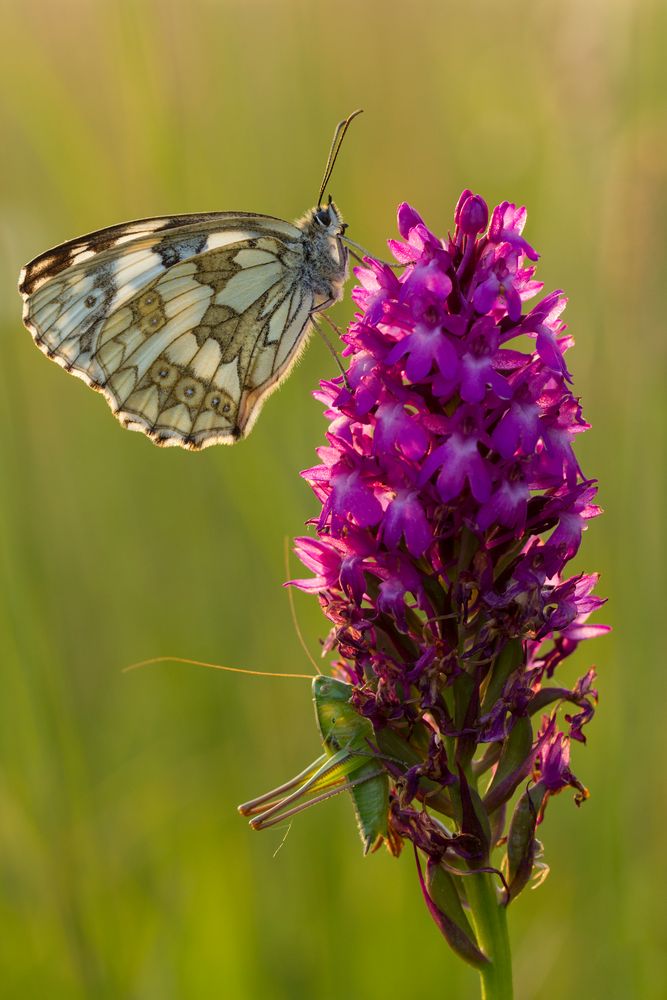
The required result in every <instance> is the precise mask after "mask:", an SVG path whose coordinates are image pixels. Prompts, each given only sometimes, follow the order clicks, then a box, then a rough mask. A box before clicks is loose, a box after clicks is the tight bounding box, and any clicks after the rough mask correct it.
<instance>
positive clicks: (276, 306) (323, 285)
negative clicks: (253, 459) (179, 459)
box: [19, 111, 359, 449]
mask: <svg viewBox="0 0 667 1000" xmlns="http://www.w3.org/2000/svg"><path fill="white" fill-rule="evenodd" d="M357 114H359V112H358V111H355V112H354V113H353V114H352V115H350V116H349V117H348V118H346V119H345V120H344V121H342V122H340V124H339V125H338V126H337V128H336V131H335V133H334V138H333V142H332V145H331V149H330V152H329V157H328V159H327V164H326V168H325V171H324V178H323V180H322V186H321V188H320V193H319V196H318V200H317V205H316V207H315V208H312V209H311V210H310V211H309V212H307V213H306V214H305V215H304V216H303V218H302V219H299V220H298V221H297V222H295V223H294V224H292V223H289V222H284V221H283V220H282V219H275V218H272V217H271V216H268V215H256V214H253V213H250V212H212V213H207V214H202V215H179V216H166V217H164V218H156V219H143V220H140V221H137V222H128V223H125V224H123V225H119V226H111V227H110V228H108V229H102V230H100V231H99V232H96V233H91V234H90V235H88V236H83V237H81V238H80V239H75V240H71V241H70V242H69V243H64V244H63V245H62V246H59V247H56V248H55V249H53V250H48V251H47V252H46V253H43V254H41V255H40V256H39V257H36V258H35V259H34V260H33V261H31V262H30V263H29V264H27V265H26V267H25V268H23V271H22V272H21V277H20V280H19V290H20V292H21V294H22V295H23V298H24V308H23V320H24V323H25V325H26V326H27V328H28V329H29V330H30V333H31V334H32V336H33V338H34V340H35V343H36V344H37V345H38V347H39V348H40V349H41V350H42V351H43V352H44V353H45V354H46V355H47V356H48V357H49V358H52V359H53V360H54V361H56V362H57V363H58V364H59V365H61V366H62V367H63V368H65V369H66V370H67V371H69V372H71V373H72V375H76V376H77V377H78V378H81V379H83V381H84V382H86V383H87V385H89V386H91V387H92V388H93V389H96V390H97V391H99V392H101V393H102V395H103V396H104V397H105V399H106V401H107V402H108V404H109V406H110V407H111V409H112V410H113V412H114V414H115V415H116V417H118V419H119V420H120V422H121V423H122V424H123V425H124V426H125V427H128V428H130V429H131V430H136V431H143V433H144V434H146V435H148V437H149V438H151V440H152V441H154V442H155V443H156V444H159V445H179V446H180V447H182V448H190V449H200V448H206V447H208V446H209V445H212V444H232V443H233V442H234V441H237V440H238V439H239V438H241V437H244V436H245V435H247V434H248V432H249V431H250V429H251V427H252V426H253V424H254V422H255V420H256V419H257V416H258V414H259V411H260V409H261V406H262V404H263V402H264V400H265V399H266V397H267V396H268V395H269V393H270V392H272V391H273V389H275V388H277V386H278V385H280V383H281V382H282V381H283V379H284V378H286V377H287V375H288V373H289V371H290V369H291V368H292V367H293V365H294V363H295V361H296V360H297V358H298V356H299V354H300V353H301V351H302V350H303V348H304V346H305V344H306V342H307V339H308V334H309V332H310V329H311V327H312V325H313V316H314V314H316V313H318V312H320V311H322V310H324V309H327V308H328V307H329V306H330V305H332V304H333V303H334V302H336V301H337V300H338V299H340V298H341V297H342V294H343V285H344V284H345V281H346V279H347V271H348V251H347V248H346V247H345V246H344V244H343V239H344V238H345V237H344V232H345V228H346V227H345V224H344V223H343V221H342V218H341V215H340V212H339V211H338V209H337V208H336V206H335V204H334V203H333V201H332V200H331V198H329V201H328V204H326V205H324V206H323V205H322V199H323V196H324V191H325V188H326V185H327V183H328V181H329V178H330V176H331V171H332V169H333V166H334V163H335V160H336V156H337V155H338V151H339V149H340V146H341V143H342V141H343V137H344V136H345V132H346V131H347V128H348V126H349V124H350V122H351V121H352V119H353V118H354V117H356V115H357Z"/></svg>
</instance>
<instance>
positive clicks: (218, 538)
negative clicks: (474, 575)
mask: <svg viewBox="0 0 667 1000" xmlns="http://www.w3.org/2000/svg"><path fill="white" fill-rule="evenodd" d="M666 10H667V8H666V7H665V4H664V3H662V2H659V0H580V2H576V0H560V2H557V3H556V2H546V0H545V2H542V3H537V4H533V5H532V6H529V5H527V4H525V3H523V2H520V0H505V3H503V4H497V3H492V2H490V0H488V2H487V0H468V2H467V3H465V4H458V3H448V2H444V0H423V2H422V0H415V2H413V3H409V4H408V3H403V4H401V3H398V2H392V0H365V2H363V0H361V2H360V0H357V2H354V3H353V2H351V0H338V2H337V3H319V2H314V0H309V2H308V0H301V2H298V0H293V2H292V0H282V2H279V0H276V2H273V3H271V2H268V0H267V2H259V0H236V2H233V0H217V2H215V0H189V2H188V3H178V2H176V0H160V2H157V0H155V2H153V0H146V2H141V0H114V2H112V0H97V2H93V0H87V2H84V0H61V2H59V3H52V2H50V0H41V2H39V0H23V2H21V3H18V2H16V0H14V2H12V0H6V2H4V3H2V5H1V6H0V11H1V15H0V17H1V22H0V39H1V49H0V55H1V58H0V91H1V93H0V128H1V135H0V148H1V149H2V153H1V155H0V173H1V177H2V180H1V184H0V252H1V255H2V257H1V268H0V282H1V287H0V310H1V312H0V323H1V328H2V329H1V335H2V363H1V364H0V378H1V379H2V389H1V392H0V409H1V413H2V428H3V429H2V433H1V435H0V448H1V449H2V457H1V470H2V473H1V475H2V480H1V485H0V505H1V507H0V517H1V524H2V565H3V572H4V595H3V600H2V602H1V606H0V636H1V643H2V660H1V671H2V673H1V682H0V683H1V686H2V698H1V703H0V704H1V707H0V759H1V764H0V880H1V883H0V884H1V887H2V891H1V894H0V996H1V997H2V998H3V1000H5V998H7V1000H9V998H15V997H16V998H19V997H20V998H22V1000H23V998H26V997H49V998H74V1000H78V998H84V997H85V998H95V1000H105V998H114V1000H115V998H136V1000H172V998H174V1000H180V998H188V1000H190V998H192V1000H200V998H201V1000H206V998H209V997H210V998H214V997H220V996H225V997H230V998H232V1000H237V998H238V1000H258V998H261V1000H301V998H307V1000H311V998H312V1000H338V998H339V997H341V996H349V997H351V998H353V1000H356V998H368V1000H374V998H379V997H383V996H408V995H415V996H417V995H419V996H427V995H429V996H430V995H434V996H439V997H443V998H445V997H447V998H464V1000H465V998H468V997H471V998H472V997H475V996H476V995H477V982H476V976H475V974H474V973H472V972H471V971H470V970H468V969H467V968H466V967H465V966H463V965H462V964H461V963H459V962H458V960H456V959H454V958H453V957H452V956H451V955H450V954H449V952H448V950H447V948H446V947H445V945H444V943H443V942H442V941H441V939H440V938H439V936H438V933H437V930H436V928H435V926H434V925H433V923H432V922H431V920H430V918H429V916H428V914H427V912H426V909H425V907H424V905H423V902H422V899H421V895H420V892H419V888H418V885H417V881H416V877H415V871H414V862H413V860H412V858H411V856H410V853H409V852H407V851H406V852H405V855H404V856H403V857H402V858H401V859H400V860H398V861H396V860H393V859H391V858H390V857H389V856H388V855H385V854H378V855H374V856H372V857H370V858H366V859H364V858H362V856H361V849H360V843H359V840H358V837H357V834H356V831H355V829H354V823H353V818H352V811H351V808H350V804H349V802H347V801H343V800H334V801H332V802H329V803H328V804H327V805H326V806H323V807H321V808H320V809H319V810H313V811H312V812H309V813H306V814H305V815H303V816H302V817H300V818H298V819H297V821H296V822H294V824H293V826H292V829H291V832H290V833H289V836H288V837H287V838H286V840H285V843H284V844H283V845H282V848H281V849H280V850H279V851H278V853H276V851H277V849H278V848H279V847H280V844H281V841H282V839H283V836H284V831H283V830H275V831H274V830H272V831H267V832H266V833H263V834H261V835H260V834H254V833H251V832H250V831H249V830H248V828H247V826H246V823H245V821H243V820H242V819H241V818H240V817H238V816H237V814H236V810H235V807H236V804H237V803H238V802H240V801H242V800H244V799H246V798H248V797H251V796H252V795H255V794H257V793H259V792H260V791H263V790H265V789H266V788H269V787H272V785H273V784H276V783H278V782H279V781H281V780H283V779H285V778H286V777H288V776H289V775H291V774H292V773H294V772H295V771H296V770H297V769H299V768H300V767H301V766H303V765H304V764H305V763H306V762H307V761H308V760H310V759H312V758H313V757H314V756H315V755H316V754H317V753H318V752H319V749H318V740H317V736H316V730H315V726H314V720H313V718H312V711H311V706H310V691H309V685H308V684H307V683H306V682H305V681H302V682H300V681H296V680H292V681H288V680H261V679H258V678H243V677H236V676H233V675H225V674H221V673H217V672H214V671H207V670H203V669H200V668H195V667H186V666H179V665H168V666H158V667H152V668H148V669H146V670H144V671H138V672H136V673H133V674H123V673H121V668H122V667H123V666H125V665H127V664H129V663H132V662H134V661H136V660H139V659H141V658H143V657H149V656H153V655H156V654H161V653H173V654H177V655H184V656H191V657H198V658H202V659H205V660H214V661H217V662H222V663H228V664H233V665H237V666H239V665H245V666H248V667H254V668H259V669H266V670H275V671H276V672H279V671H281V670H282V671H284V670H291V671H294V670H297V671H305V672H308V671H309V669H310V667H309V664H308V661H307V660H306V657H305V655H304V653H303V652H302V650H301V648H300V646H299V643H298V641H297V637H296V635H295V629H294V627H293V624H292V622H291V620H290V615H289V608H288V602H287V596H286V592H285V591H284V590H283V589H282V588H281V583H282V581H283V580H284V579H285V578H286V569H285V565H284V554H283V549H284V539H285V538H286V537H288V536H293V535H295V534H298V533H300V532H301V531H302V525H303V522H304V521H305V520H306V518H307V517H308V516H310V515H311V514H312V513H313V512H314V510H315V502H314V499H313V498H312V496H311V494H310V492H309V490H308V489H307V487H306V486H305V484H304V483H303V482H302V481H301V480H300V478H299V476H298V471H299V470H300V469H302V468H304V467H307V466H308V465H309V464H312V463H313V459H314V448H315V447H316V445H317V444H318V443H319V442H320V441H321V440H322V437H323V429H324V422H323V419H322V416H321V408H320V406H319V405H318V404H317V403H316V402H314V401H313V400H312V399H311V397H310V391H311V390H312V389H313V388H314V387H315V386H316V384H317V380H318V379H319V378H320V377H322V376H326V375H330V374H332V371H333V368H332V362H331V359H330V357H329V355H328V353H327V351H326V348H325V346H324V345H323V344H322V343H321V342H320V341H318V340H317V338H315V340H314V341H313V343H312V345H311V347H310V348H309V350H308V352H307V354H306V357H305V359H304V361H303V363H302V364H301V365H300V366H299V368H298V369H297V370H296V372H295V373H294V374H293V375H292V377H291V378H290V380H289V381H288V383H287V384H286V385H285V387H284V388H283V389H282V390H281V392H280V393H279V394H277V395H276V396H274V397H273V398H272V399H271V400H270V401H269V403H268V404H267V406H266V408H265V411H264V413H263V415H262V418H261V419H260V421H259V423H258V425H257V428H256V429H255V430H254V431H253V433H252V435H251V437H250V439H249V440H248V441H247V442H244V443H242V444H240V445H238V446H237V447H235V448H233V449H223V448H214V449H211V450H209V451H207V452H205V453H203V454H200V455H192V454H187V453H176V452H175V451H160V450H158V449H157V448H155V447H153V446H152V445H151V444H150V443H149V442H148V441H147V440H146V439H144V438H143V437H142V436H140V435H138V434H130V433H127V432H125V431H123V430H122V429H121V428H120V426H119V425H118V424H117V423H116V422H115V421H114V420H113V419H112V417H111V415H110V413H109V411H108V409H107V407H106V405H105V404H104V402H103V400H102V399H101V398H99V397H98V396H96V395H95V394H94V393H92V392H90V391H89V390H88V389H87V388H85V387H84V385H83V384H82V383H80V382H78V381H76V380H74V379H72V378H68V377H66V375H65V374H64V373H63V372H62V371H61V370H60V369H59V368H57V367H56V366H55V365H52V364H49V363H47V361H46V359H45V358H44V357H42V356H41V355H40V354H39V353H38V352H37V350H36V349H35V347H34V346H33V344H32V343H31V340H30V337H29V335H28V333H27V332H26V331H25V330H24V329H23V328H22V326H21V319H20V304H19V300H18V296H17V294H16V290H15V283H16V278H17V275H18V271H19V267H20V266H21V265H22V264H23V263H24V262H25V261H26V260H28V259H30V258H31V257H33V256H34V255H36V254H37V253H38V252H40V251H42V250H44V249H46V248H47V247H49V246H52V245H54V244H57V243H60V242H63V241H64V240H66V239H69V238H71V237H73V236H75V235H78V234H80V233H83V232H86V231H89V230H93V229H97V228H100V227H102V226H106V225H110V224H112V223H115V222H119V221H123V220H125V219H132V218H137V217H142V216H150V215H158V214H164V213H177V212H193V211H205V210H223V209H244V210H252V211H258V212H267V213H269V214H275V215H279V216H282V217H284V218H288V219H289V218H293V217H295V216H298V215H300V214H301V213H302V212H303V211H304V210H305V209H306V208H308V207H310V205H311V204H312V203H313V201H314V199H315V196H316V192H317V187H318V184H319V180H320V174H321V170H322V166H323V162H324V158H325V155H326V151H327V148H328V143H329V140H330V136H331V132H332V130H333V126H334V124H335V123H336V122H337V121H338V120H339V119H340V118H341V117H343V116H344V115H345V114H347V113H348V112H349V111H351V110H352V109H353V108H355V107H357V106H362V107H364V108H365V111H366V113H365V115H364V116H363V118H361V119H360V120H359V121H358V122H355V124H354V126H353V128H352V130H351V132H350V135H349V138H348V140H347V143H346V146H345V148H344V149H343V153H342V156H341V159H340V161H339V164H338V167H337V170H336V173H335V177H334V180H333V183H332V184H331V189H332V191H333V193H334V195H335V197H336V200H337V202H338V204H339V206H340V207H341V210H342V211H343V213H344V215H345V217H346V219H347V221H348V222H349V223H350V234H351V236H352V238H354V239H356V240H358V241H360V242H362V243H363V244H364V245H366V246H368V247H370V248H372V249H374V250H375V251H376V252H379V253H381V252H382V248H383V245H384V240H385V239H386V238H387V237H389V236H391V235H393V234H394V224H395V223H394V219H395V208H396V205H397V203H398V202H399V201H401V200H404V199H407V200H409V201H411V202H412V203H413V204H414V205H415V206H416V207H417V208H418V209H419V210H420V211H421V212H422V213H423V214H424V215H425V217H426V219H427V221H428V222H429V224H430V225H431V226H432V228H434V229H435V230H436V231H439V232H441V233H445V232H446V231H447V229H448V228H449V227H450V225H451V218H452V210H453V206H454V204H455V203H456V200H457V197H458V194H459V192H460V190H461V189H462V188H463V187H471V188H473V189H474V190H476V191H479V192H480V193H482V194H483V195H484V196H485V197H486V198H487V199H488V200H489V201H490V202H492V203H494V202H496V201H498V200H502V199H504V198H507V199H510V200H514V201H517V202H520V203H524V204H526V205H527V206H528V209H529V221H528V232H527V235H528V238H529V240H530V241H531V242H532V243H533V244H534V245H536V246H537V247H538V249H539V250H540V251H541V252H542V254H543V262H542V263H541V264H540V270H539V276H540V277H541V278H542V279H543V280H544V281H545V283H546V287H547V289H551V288H554V287H562V288H565V289H566V290H567V292H568V294H569V296H570V305H569V308H568V312H567V318H568V320H569V323H570V329H571V331H572V332H573V333H574V334H575V336H576V338H577V347H576V350H575V352H574V353H573V354H572V356H571V358H570V364H571V366H572V368H573V370H574V373H575V377H576V389H577V392H579V393H580V394H581V395H582V397H583V399H584V403H585V413H586V415H587V417H588V418H589V419H590V420H591V421H592V423H593V425H594V426H593V430H592V431H591V432H590V433H589V434H587V435H585V436H584V438H583V439H580V446H579V454H580V456H581V459H582V462H583V466H584V469H585V470H586V472H587V473H588V474H589V475H591V476H597V477H599V479H600V483H601V500H602V503H603V505H604V506H605V508H606V514H605V516H604V518H602V519H600V520H599V521H597V522H595V523H594V524H593V525H592V529H591V531H590V532H589V533H588V534H587V536H586V537H585V539H584V543H585V544H584V546H583V552H582V554H581V557H580V560H579V565H580V566H581V567H582V568H584V567H585V568H588V569H598V568H599V569H600V570H601V572H602V580H601V584H600V587H599V590H600V592H602V593H605V594H608V595H609V596H610V603H609V605H608V607H607V608H606V609H605V614H603V615H601V616H599V617H600V618H601V620H607V621H611V622H612V623H613V624H614V627H615V632H614V633H613V635H612V636H611V637H610V638H607V639H603V640H598V641H596V642H595V643H589V644H588V645H589V646H590V647H591V648H580V650H579V654H578V656H577V658H576V662H575V663H573V664H572V665H570V666H569V667H568V674H567V676H568V677H569V678H570V679H573V678H574V677H575V676H578V673H582V672H583V671H584V670H585V669H586V668H587V667H588V665H589V664H590V662H591V661H594V662H596V663H597V665H598V667H599V688H600V690H601V705H600V709H599V713H598V715H597V717H596V719H595V721H594V723H593V724H592V726H591V727H589V745H588V746H587V747H585V748H582V747H576V748H575V752H574V767H575V770H576V771H577V773H578V774H579V776H580V777H581V779H582V780H583V781H584V782H585V783H586V784H587V785H588V786H589V787H590V788H591V791H592V796H591V799H590V801H589V802H588V803H586V805H585V807H584V808H583V809H581V810H580V811H579V810H577V809H575V807H574V805H573V803H572V799H571V797H570V796H569V795H568V794H564V795H562V796H561V797H560V798H558V799H555V800H554V801H553V802H552V803H551V804H550V806H549V809H548V814H547V820H546V823H545V825H544V827H543V828H542V833H543V840H544V842H545V847H546V858H547V861H548V862H549V863H550V865H551V869H552V871H551V875H550V877H549V878H548V879H547V881H546V883H545V884H544V885H543V886H542V887H541V888H540V889H539V890H538V891H536V892H526V893H525V894H524V896H522V897H521V898H520V899H519V900H518V902H517V903H516V904H515V905H514V906H513V908H512V911H511V914H510V921H511V932H512V937H513V943H514V958H515V968H516V981H517V996H518V997H520V998H524V1000H553V998H560V997H564V996H569V995H577V996H581V997H586V998H598V997H600V998H602V997H605V998H619V1000H621V998H623V1000H628V998H633V1000H634V998H647V1000H649V998H656V1000H657V998H664V997H665V996H667V934H666V929H665V927H666V913H665V885H667V871H666V870H665V869H666V864H665V855H666V851H665V826H666V824H667V797H666V795H665V777H664V773H665V772H664V771H663V770H662V768H663V767H664V759H665V749H666V747H665V736H664V732H665V724H664V712H665V708H664V705H665V701H664V699H665V693H666V692H665V689H664V675H665V666H664V659H665V654H664V649H665V642H666V638H667V637H666V636H665V619H666V617H667V616H666V615H665V611H664V600H665V589H664V555H665V527H664V524H665V521H664V496H665V493H664V487H665V454H666V450H667V448H666V445H667V442H666V441H665V429H666V426H667V419H666V418H667V402H666V400H667V394H666V388H665V387H666V385H667V378H666V375H667V372H666V370H665V369H666V367H667V366H666V364H665V361H666V358H665V355H666V350H667V337H666V336H665V323H664V305H665V303H664V299H663V295H664V285H665V275H666V274H667V261H666V260H665V256H666V255H665V231H666V225H667V213H666V211H665V207H666V193H665V192H666V190H667V142H666V135H667V131H666V117H665V114H666V113H665V106H666V105H665V95H666V93H667V70H666V65H667V64H666V61H665V56H664V53H665V46H666V45H667V15H666ZM351 312H352V310H351V303H350V300H349V296H348V297H347V301H346V302H345V303H343V304H342V305H340V306H339V307H337V310H336V313H335V318H336V319H337V320H338V321H339V322H341V323H343V322H345V321H346V320H347V318H348V317H349V316H350V315H351ZM290 572H291V573H295V572H296V565H295V563H294V561H293V562H292V568H291V571H290ZM296 604H297V612H298V617H299V620H300V622H301V627H302V629H303V632H304V634H305V637H306V642H307V644H308V646H309V648H310V649H311V650H312V651H313V652H316V651H317V648H318V640H319V638H320V637H321V636H322V635H323V634H324V632H325V622H324V619H323V618H321V616H320V612H319V609H318V607H317V602H316V601H314V600H312V599H310V600H309V599H308V598H306V597H305V596H303V595H299V594H297V595H296Z"/></svg>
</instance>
